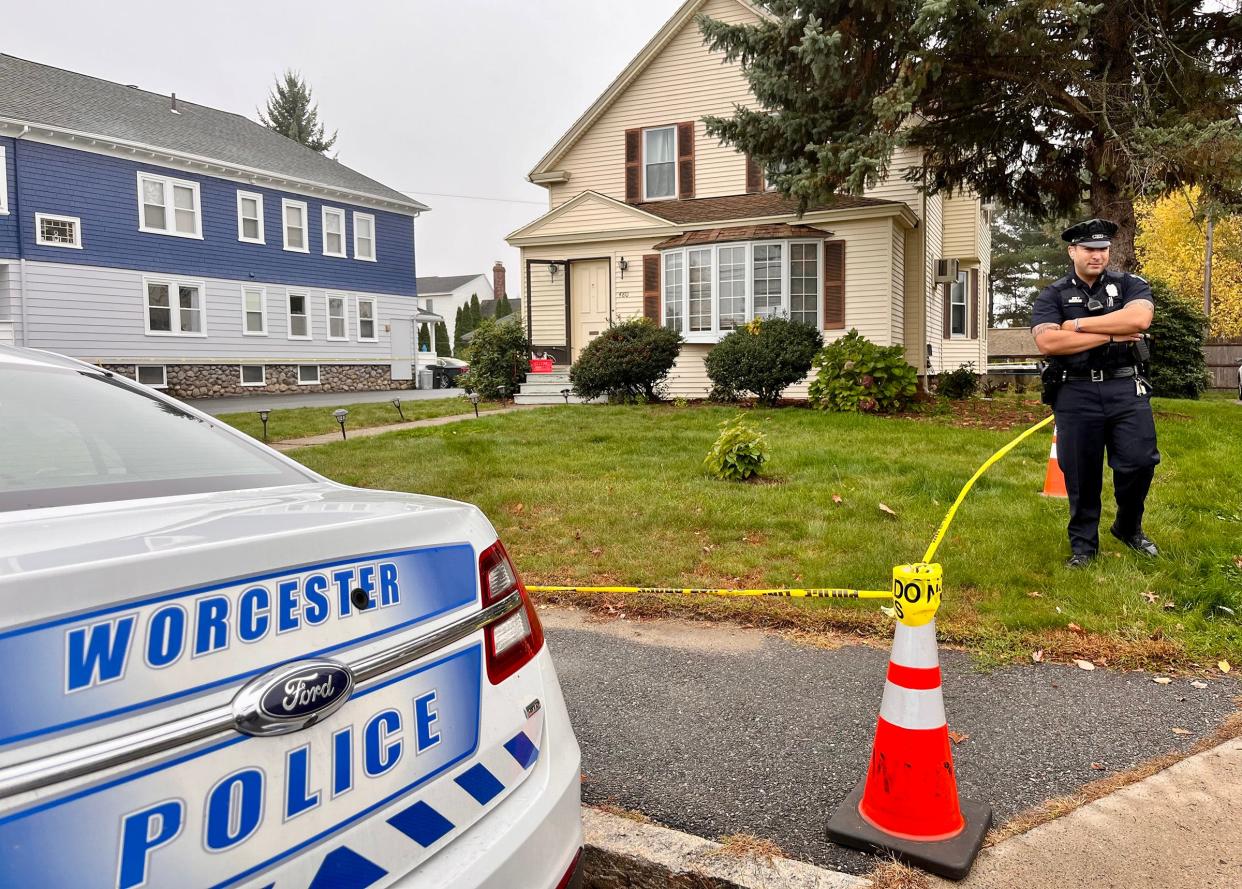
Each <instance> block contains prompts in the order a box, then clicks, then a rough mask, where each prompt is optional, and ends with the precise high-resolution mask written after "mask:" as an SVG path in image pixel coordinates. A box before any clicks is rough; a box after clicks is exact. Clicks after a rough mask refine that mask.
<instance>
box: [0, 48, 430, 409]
mask: <svg viewBox="0 0 1242 889" xmlns="http://www.w3.org/2000/svg"><path fill="white" fill-rule="evenodd" d="M427 209H428V208H427V207H426V206H425V205H423V204H420V203H419V202H418V201H415V200H413V199H412V198H410V197H409V196H407V195H405V194H402V193H401V192H399V191H396V190H394V189H391V188H389V187H387V186H385V185H383V184H381V183H379V182H376V181H375V180H373V179H369V178H367V177H366V176H363V175H362V174H360V173H358V172H356V171H354V170H351V169H350V168H348V167H346V166H344V165H342V164H340V163H338V162H337V161H335V160H332V159H330V158H327V157H324V156H323V155H321V154H319V153H317V152H314V151H311V150H310V149H308V148H306V147H304V146H302V145H300V144H298V143H296V142H294V141H292V140H290V139H286V138H285V137H283V136H281V135H279V134H277V133H275V132H273V131H272V130H269V129H267V128H266V127H263V126H261V125H259V124H257V123H255V122H253V121H251V120H248V119H246V118H245V117H242V116H241V115H237V114H231V113H228V112H224V111H218V110H216V109H213V108H207V107H205V106H202V105H196V104H193V103H190V102H185V101H184V100H181V99H178V98H176V96H175V95H173V96H164V95H160V94H157V93H151V92H146V91H144V90H140V89H137V88H135V87H129V86H125V85H123V84H118V83H112V82H109V81H105V80H99V79H97V78H93V77H87V76H84V75H81V74H75V73H73V72H70V71H65V70H63V69H60V68H53V67H50V66H47V65H40V64H38V63H35V62H29V61H26V60H23V59H18V58H15V57H13V56H9V55H3V54H0V342H12V343H15V344H16V345H20V346H29V347H31V348H38V349H49V350H53V351H57V352H62V353H65V354H68V355H72V356H74V357H77V358H81V359H84V360H86V361H90V362H93V363H95V364H99V365H101V366H104V367H107V368H109V369H111V370H115V371H117V372H119V373H122V374H125V375H126V376H131V377H135V378H137V379H138V380H139V381H141V382H143V383H147V384H149V385H152V386H159V387H163V388H166V389H167V390H169V391H170V392H171V393H173V394H175V395H179V396H182V397H207V396H215V395H235V394H245V393H253V392H274V391H348V390H358V389H390V388H391V389H396V388H409V387H410V386H412V385H413V383H412V380H413V377H414V376H415V374H414V372H413V371H414V369H415V364H416V362H415V361H414V359H415V357H416V342H415V335H414V332H415V330H416V329H417V324H418V322H419V321H421V320H424V313H423V312H422V311H421V310H420V308H419V307H418V305H417V300H416V299H415V294H416V284H415V281H416V278H415V263H414V220H415V218H416V217H417V216H418V215H419V214H420V213H421V212H424V211H426V210H427Z"/></svg>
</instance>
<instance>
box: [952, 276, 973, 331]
mask: <svg viewBox="0 0 1242 889" xmlns="http://www.w3.org/2000/svg"><path fill="white" fill-rule="evenodd" d="M968 280H969V278H968V273H967V272H958V273H957V280H956V281H954V282H953V283H952V284H950V285H949V333H950V335H952V336H966V288H967V283H968Z"/></svg>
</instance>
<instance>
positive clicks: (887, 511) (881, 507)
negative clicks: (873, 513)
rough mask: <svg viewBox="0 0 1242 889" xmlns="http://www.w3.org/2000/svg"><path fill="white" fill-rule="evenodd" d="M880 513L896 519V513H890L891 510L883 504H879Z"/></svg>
mask: <svg viewBox="0 0 1242 889" xmlns="http://www.w3.org/2000/svg"><path fill="white" fill-rule="evenodd" d="M880 512H885V513H888V514H889V515H891V516H892V517H893V518H897V513H895V512H893V511H892V509H890V508H889V507H888V506H887V505H886V504H884V503H881V504H880Z"/></svg>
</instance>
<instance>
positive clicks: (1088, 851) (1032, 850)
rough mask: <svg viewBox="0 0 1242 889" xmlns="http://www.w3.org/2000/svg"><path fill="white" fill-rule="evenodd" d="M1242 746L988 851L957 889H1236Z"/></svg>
mask: <svg viewBox="0 0 1242 889" xmlns="http://www.w3.org/2000/svg"><path fill="white" fill-rule="evenodd" d="M1240 806H1242V738H1234V739H1233V740H1230V741H1226V742H1225V743H1223V744H1220V745H1218V746H1216V747H1213V748H1212V749H1210V750H1207V751H1205V752H1203V753H1199V754H1197V755H1195V756H1192V757H1189V758H1188V759H1184V760H1182V761H1181V762H1179V763H1177V764H1175V765H1173V766H1170V767H1169V768H1167V769H1165V770H1164V771H1162V772H1157V773H1156V774H1155V775H1152V776H1151V777H1150V778H1146V779H1144V780H1142V781H1139V782H1138V783H1135V784H1131V785H1130V786H1128V787H1123V788H1121V789H1120V790H1117V791H1115V792H1113V793H1111V794H1109V795H1108V796H1105V797H1103V798H1101V799H1098V800H1096V801H1095V802H1093V803H1088V804H1087V805H1085V806H1083V807H1081V808H1079V809H1075V810H1074V811H1073V812H1071V813H1069V814H1068V815H1066V816H1064V817H1062V818H1058V819H1057V820H1056V821H1050V822H1048V823H1047V824H1042V825H1040V826H1039V827H1036V828H1035V829H1034V830H1031V831H1029V832H1027V833H1024V834H1021V835H1020V836H1016V837H1014V838H1012V839H1009V840H1005V841H1004V842H1001V843H998V844H997V845H995V846H993V847H992V848H990V849H985V850H984V851H983V854H982V855H980V856H979V860H978V861H976V862H975V867H974V870H973V871H971V874H970V876H969V877H967V879H966V880H965V881H963V882H961V883H949V882H945V881H941V880H935V881H933V882H932V884H933V885H935V886H937V887H943V889H948V887H950V886H961V887H963V889H1012V887H1022V886H1056V887H1058V889H1237V887H1239V886H1242V819H1240V818H1239V815H1240V814H1242V811H1240Z"/></svg>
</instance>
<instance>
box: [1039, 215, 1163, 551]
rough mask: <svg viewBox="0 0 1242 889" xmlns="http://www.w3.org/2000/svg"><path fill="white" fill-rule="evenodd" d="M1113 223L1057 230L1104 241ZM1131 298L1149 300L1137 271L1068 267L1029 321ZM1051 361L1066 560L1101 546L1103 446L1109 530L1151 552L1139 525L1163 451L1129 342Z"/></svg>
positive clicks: (1088, 241)
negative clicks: (1109, 483) (1111, 514)
mask: <svg viewBox="0 0 1242 889" xmlns="http://www.w3.org/2000/svg"><path fill="white" fill-rule="evenodd" d="M1116 230H1117V226H1116V225H1114V224H1113V223H1111V222H1106V221H1104V220H1099V219H1092V220H1088V221H1087V222H1083V223H1079V224H1078V225H1075V226H1073V227H1071V228H1069V229H1067V230H1066V231H1065V232H1064V233H1063V234H1062V238H1063V239H1064V240H1066V241H1068V242H1069V243H1071V244H1075V245H1082V246H1086V247H1106V246H1108V244H1109V238H1111V237H1112V235H1114V234H1115V233H1116ZM1136 300H1147V301H1148V302H1151V301H1152V295H1151V287H1149V286H1148V284H1147V282H1146V281H1145V280H1143V279H1142V278H1140V277H1139V276H1138V275H1131V274H1127V273H1124V272H1114V271H1109V270H1105V271H1104V272H1103V273H1102V274H1101V275H1100V277H1099V278H1098V279H1096V281H1095V283H1094V284H1091V285H1088V284H1087V283H1086V282H1085V281H1082V280H1080V279H1079V278H1078V277H1077V275H1076V274H1075V273H1074V271H1073V270H1071V271H1070V273H1069V274H1068V275H1066V276H1065V277H1064V278H1061V279H1060V280H1058V281H1054V282H1053V283H1052V284H1050V285H1048V286H1047V287H1045V288H1044V289H1043V290H1042V291H1040V294H1039V296H1038V297H1036V299H1035V306H1034V309H1033V311H1032V313H1031V328H1032V330H1036V329H1038V328H1039V326H1040V325H1041V324H1056V325H1057V326H1058V327H1060V325H1061V323H1062V322H1064V321H1068V320H1073V319H1075V318H1087V317H1093V316H1098V315H1106V314H1108V313H1110V312H1115V311H1117V310H1119V309H1121V308H1122V307H1123V306H1125V305H1127V304H1129V303H1131V302H1134V301H1136ZM1049 363H1050V366H1051V367H1050V369H1051V370H1052V372H1053V374H1054V375H1056V376H1058V377H1059V379H1060V380H1061V384H1060V386H1059V387H1058V388H1057V391H1056V394H1055V400H1054V401H1053V402H1052V405H1053V412H1054V413H1055V414H1056V424H1057V462H1058V463H1059V464H1060V466H1061V472H1062V473H1064V475H1065V488H1066V491H1067V493H1068V494H1069V506H1070V521H1069V542H1070V550H1071V552H1072V553H1073V555H1072V556H1071V559H1070V564H1071V565H1073V566H1078V565H1082V564H1085V559H1089V558H1091V557H1094V556H1095V554H1096V553H1097V552H1098V551H1099V548H1100V535H1099V522H1100V492H1101V489H1102V487H1103V482H1104V454H1105V452H1107V454H1108V465H1109V466H1110V467H1112V470H1113V486H1114V489H1115V494H1116V498H1117V520H1116V522H1115V523H1114V524H1113V526H1112V528H1111V531H1112V534H1113V536H1114V537H1116V538H1117V539H1119V540H1121V541H1122V542H1123V543H1125V544H1126V545H1127V546H1129V547H1131V548H1132V549H1135V550H1138V551H1141V552H1144V553H1147V554H1149V555H1156V552H1157V550H1156V546H1155V544H1154V543H1152V541H1151V540H1150V539H1149V538H1148V537H1147V536H1146V535H1145V534H1144V533H1143V505H1144V501H1145V500H1146V498H1147V491H1148V488H1149V487H1150V486H1151V480H1152V477H1153V475H1154V474H1155V467H1156V464H1157V463H1159V462H1160V452H1159V451H1158V450H1157V449H1156V426H1155V421H1154V420H1153V418H1152V413H1151V385H1150V384H1149V383H1148V382H1147V381H1146V380H1145V379H1144V378H1143V376H1142V368H1141V367H1140V366H1139V362H1138V359H1137V357H1136V354H1135V349H1134V348H1133V345H1132V344H1130V343H1105V344H1104V345H1101V346H1097V347H1095V348H1093V349H1090V350H1089V351H1085V352H1079V353H1077V354H1074V355H1057V356H1053V357H1052V358H1051V359H1050V360H1049ZM1076 557H1077V558H1076ZM1083 557H1085V559H1084V558H1083Z"/></svg>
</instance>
